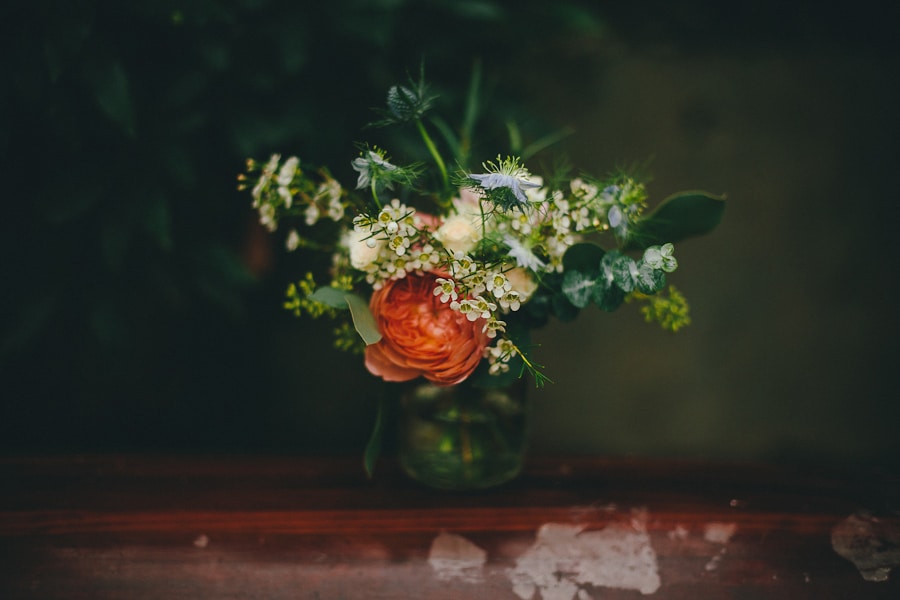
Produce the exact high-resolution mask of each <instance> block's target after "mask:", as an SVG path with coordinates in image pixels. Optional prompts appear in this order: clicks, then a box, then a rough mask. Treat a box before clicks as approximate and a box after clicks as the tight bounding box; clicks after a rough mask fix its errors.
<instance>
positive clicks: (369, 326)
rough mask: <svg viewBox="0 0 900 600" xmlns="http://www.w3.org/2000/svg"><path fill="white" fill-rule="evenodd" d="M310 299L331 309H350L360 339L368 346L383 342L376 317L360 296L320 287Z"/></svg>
mask: <svg viewBox="0 0 900 600" xmlns="http://www.w3.org/2000/svg"><path fill="white" fill-rule="evenodd" d="M309 299H310V300H315V301H316V302H321V303H322V304H327V305H328V306H330V307H331V308H337V309H345V308H349V309H350V316H351V317H352V318H353V327H354V329H356V333H358V334H359V337H361V338H362V340H363V341H364V342H365V343H366V344H367V345H371V344H377V343H378V342H380V341H381V333H380V332H379V331H378V324H377V323H376V322H375V317H374V316H372V311H370V310H369V305H368V303H367V302H366V301H365V300H363V299H362V298H361V297H360V296H357V295H356V294H354V293H352V292H348V291H346V290H339V289H338V288H333V287H320V288H319V289H317V290H316V291H315V292H313V293H312V294H310V296H309Z"/></svg>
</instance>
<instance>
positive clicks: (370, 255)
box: [344, 229, 384, 270]
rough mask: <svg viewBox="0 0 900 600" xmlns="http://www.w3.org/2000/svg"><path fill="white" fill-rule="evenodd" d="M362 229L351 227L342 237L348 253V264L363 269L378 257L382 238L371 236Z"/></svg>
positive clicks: (382, 244) (382, 241)
mask: <svg viewBox="0 0 900 600" xmlns="http://www.w3.org/2000/svg"><path fill="white" fill-rule="evenodd" d="M371 235H372V234H371V233H369V232H368V231H365V230H364V229H351V230H349V231H348V232H347V234H346V237H345V238H344V243H345V245H346V246H347V249H348V250H349V253H350V264H351V265H352V266H353V268H354V269H360V270H365V269H366V268H367V267H368V266H370V265H371V264H372V263H374V262H375V261H376V260H377V259H378V255H379V254H380V253H381V248H382V247H383V246H384V240H377V239H375V238H373V237H371Z"/></svg>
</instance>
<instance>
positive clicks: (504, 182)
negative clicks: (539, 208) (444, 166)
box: [468, 173, 541, 204]
mask: <svg viewBox="0 0 900 600" xmlns="http://www.w3.org/2000/svg"><path fill="white" fill-rule="evenodd" d="M468 177H469V179H471V180H473V181H476V182H478V185H480V186H481V187H483V188H484V189H486V190H495V189H498V188H509V189H510V191H511V192H512V193H513V195H514V196H515V197H516V200H518V201H519V203H520V204H527V203H528V198H527V197H526V196H525V192H524V191H523V190H527V189H528V188H539V187H541V184H539V183H532V182H530V181H528V180H527V179H522V178H519V177H515V176H513V175H507V174H506V173H483V174H476V173H469V175H468Z"/></svg>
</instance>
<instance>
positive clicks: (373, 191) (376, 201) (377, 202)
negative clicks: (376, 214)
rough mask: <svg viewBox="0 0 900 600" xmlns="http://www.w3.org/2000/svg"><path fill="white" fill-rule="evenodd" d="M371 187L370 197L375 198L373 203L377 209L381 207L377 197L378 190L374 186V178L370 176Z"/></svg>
mask: <svg viewBox="0 0 900 600" xmlns="http://www.w3.org/2000/svg"><path fill="white" fill-rule="evenodd" d="M370 185H371V187H372V198H374V199H375V204H376V205H377V206H378V210H379V211H380V210H381V209H382V206H381V200H379V199H378V190H377V189H376V187H375V178H374V177H373V178H372V183H371V184H370Z"/></svg>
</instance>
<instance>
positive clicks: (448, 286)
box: [434, 277, 459, 303]
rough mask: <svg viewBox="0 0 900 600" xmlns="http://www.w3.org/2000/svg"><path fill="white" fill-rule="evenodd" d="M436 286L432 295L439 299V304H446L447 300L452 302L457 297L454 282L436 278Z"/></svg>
mask: <svg viewBox="0 0 900 600" xmlns="http://www.w3.org/2000/svg"><path fill="white" fill-rule="evenodd" d="M436 282H437V284H438V286H437V287H436V288H434V295H435V296H440V297H441V302H444V303H446V302H447V301H448V300H453V301H454V302H455V301H456V299H457V298H458V297H459V294H458V293H457V292H456V282H454V281H453V280H452V279H445V278H443V277H438V278H437V279H436Z"/></svg>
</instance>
